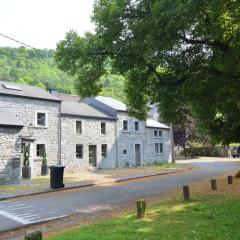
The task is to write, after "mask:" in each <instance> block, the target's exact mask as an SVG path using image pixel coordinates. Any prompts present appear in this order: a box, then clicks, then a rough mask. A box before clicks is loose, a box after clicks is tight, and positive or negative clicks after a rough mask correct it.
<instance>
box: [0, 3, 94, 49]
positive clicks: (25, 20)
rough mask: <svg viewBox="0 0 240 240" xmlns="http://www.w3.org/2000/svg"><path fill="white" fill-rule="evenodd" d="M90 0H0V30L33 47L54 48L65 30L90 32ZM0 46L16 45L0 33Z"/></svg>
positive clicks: (91, 27) (91, 6)
mask: <svg viewBox="0 0 240 240" xmlns="http://www.w3.org/2000/svg"><path fill="white" fill-rule="evenodd" d="M93 2H94V0H21V1H19V0H0V33H2V34H5V35H8V36H10V37H13V38H15V39H17V40H20V41H22V42H24V43H27V44H29V45H31V46H33V47H36V48H55V47H56V43H57V42H58V41H60V40H61V39H63V38H64V36H65V34H66V32H68V31H69V30H71V29H73V30H76V31H77V32H78V33H79V34H80V35H83V34H84V32H86V31H93V29H94V26H93V24H92V23H91V21H90V16H91V13H92V8H93ZM0 46H10V47H19V46H20V44H18V43H15V42H13V41H11V40H8V39H5V38H3V37H1V36H0Z"/></svg>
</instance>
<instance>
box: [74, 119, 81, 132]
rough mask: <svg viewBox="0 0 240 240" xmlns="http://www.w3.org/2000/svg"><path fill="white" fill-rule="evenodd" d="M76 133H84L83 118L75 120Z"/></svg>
mask: <svg viewBox="0 0 240 240" xmlns="http://www.w3.org/2000/svg"><path fill="white" fill-rule="evenodd" d="M78 123H80V126H81V127H80V130H81V131H80V132H78V125H77V124H78ZM75 133H76V134H77V135H81V134H82V133H83V122H82V121H81V120H76V121H75Z"/></svg>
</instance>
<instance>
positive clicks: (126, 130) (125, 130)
mask: <svg viewBox="0 0 240 240" xmlns="http://www.w3.org/2000/svg"><path fill="white" fill-rule="evenodd" d="M125 121H126V122H127V129H124V122H125ZM122 129H123V131H124V132H129V121H128V120H127V119H123V121H122Z"/></svg>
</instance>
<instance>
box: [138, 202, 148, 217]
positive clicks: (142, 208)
mask: <svg viewBox="0 0 240 240" xmlns="http://www.w3.org/2000/svg"><path fill="white" fill-rule="evenodd" d="M136 204H137V218H144V216H145V211H146V202H145V200H144V199H140V200H138V201H137V202H136Z"/></svg>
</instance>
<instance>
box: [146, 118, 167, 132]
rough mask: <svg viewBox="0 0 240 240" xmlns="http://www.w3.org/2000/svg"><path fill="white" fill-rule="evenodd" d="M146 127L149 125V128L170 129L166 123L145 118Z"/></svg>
mask: <svg viewBox="0 0 240 240" xmlns="http://www.w3.org/2000/svg"><path fill="white" fill-rule="evenodd" d="M146 127H151V128H163V129H168V130H169V129H170V128H169V127H168V126H167V125H165V124H163V123H160V122H157V121H155V120H153V119H147V121H146Z"/></svg>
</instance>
